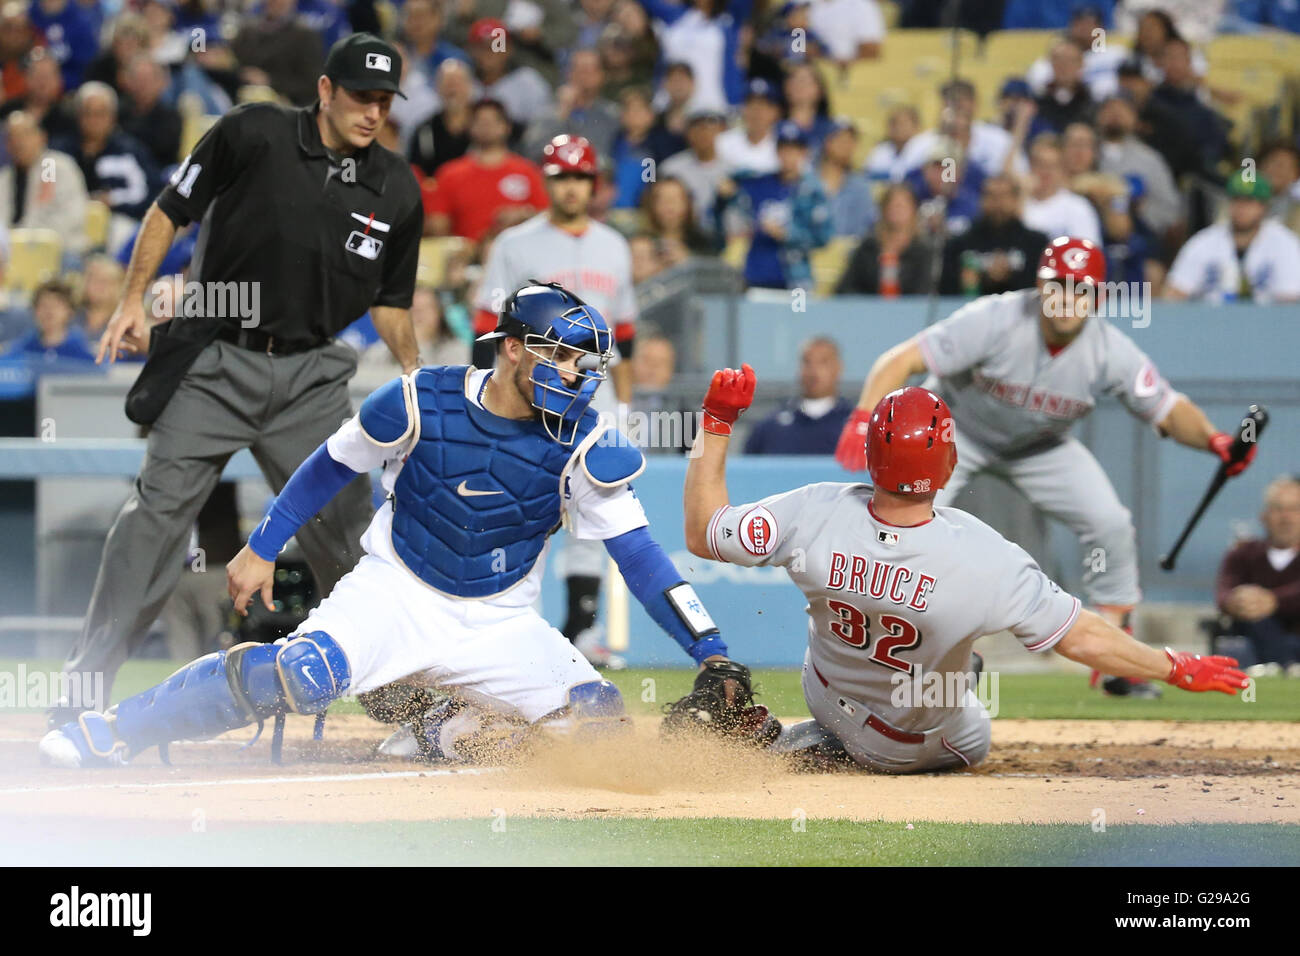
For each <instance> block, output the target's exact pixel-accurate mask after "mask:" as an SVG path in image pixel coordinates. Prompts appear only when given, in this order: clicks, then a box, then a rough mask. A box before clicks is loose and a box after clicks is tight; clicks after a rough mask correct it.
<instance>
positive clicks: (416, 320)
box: [360, 286, 470, 381]
mask: <svg viewBox="0 0 1300 956" xmlns="http://www.w3.org/2000/svg"><path fill="white" fill-rule="evenodd" d="M411 325H412V327H413V328H414V329H415V341H416V344H417V345H418V346H419V349H420V358H421V359H422V360H423V362H424V364H425V365H468V364H469V360H470V358H469V352H470V348H469V343H468V342H466V341H465V340H464V339H462V338H461V337H460V336H459V335H457V334H456V331H455V330H454V329H452V328H451V326H450V325H448V324H447V322H446V321H444V317H443V309H442V301H441V299H440V298H439V296H438V290H437V289H432V288H430V287H429V286H416V287H415V292H414V294H413V295H412V297H411ZM360 365H361V366H362V369H361V373H363V374H365V376H366V379H367V380H371V379H375V378H378V379H380V380H381V381H388V380H389V379H392V378H396V377H397V376H398V375H401V374H402V367H401V365H400V363H398V362H397V360H396V359H394V358H393V353H392V352H391V351H389V349H388V347H387V346H386V345H385V344H384V343H383V342H382V341H379V342H375V343H374V344H373V345H371V346H370V347H369V348H368V349H366V350H365V351H364V352H363V353H362V354H361V360H360ZM372 372H373V373H375V374H371V373H372Z"/></svg>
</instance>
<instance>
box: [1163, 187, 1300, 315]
mask: <svg viewBox="0 0 1300 956" xmlns="http://www.w3.org/2000/svg"><path fill="white" fill-rule="evenodd" d="M1272 198H1273V192H1272V190H1271V189H1270V188H1269V185H1268V183H1267V182H1266V181H1264V179H1262V178H1255V177H1251V178H1249V179H1247V177H1246V174H1245V172H1244V171H1238V172H1236V173H1234V174H1233V176H1232V178H1230V179H1229V180H1228V217H1227V219H1226V221H1221V222H1216V223H1215V224H1214V225H1212V226H1207V227H1206V228H1204V229H1202V230H1201V231H1200V232H1198V233H1196V235H1194V236H1192V237H1191V238H1190V239H1188V240H1187V242H1186V243H1185V244H1184V245H1183V247H1182V249H1180V250H1179V251H1178V256H1177V257H1176V258H1175V259H1174V264H1173V265H1172V266H1171V267H1170V269H1169V279H1168V281H1167V282H1166V283H1165V296H1166V298H1170V299H1199V300H1202V301H1207V302H1223V301H1240V302H1251V301H1253V302H1265V303H1269V302H1294V301H1296V300H1298V299H1300V238H1297V236H1296V234H1295V233H1294V232H1292V231H1291V230H1290V229H1287V228H1286V226H1284V225H1282V223H1280V222H1278V221H1277V220H1276V219H1273V218H1271V217H1269V216H1268V203H1269V200H1270V199H1272Z"/></svg>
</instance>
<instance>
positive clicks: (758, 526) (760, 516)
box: [740, 508, 776, 557]
mask: <svg viewBox="0 0 1300 956" xmlns="http://www.w3.org/2000/svg"><path fill="white" fill-rule="evenodd" d="M740 543H741V544H742V545H743V546H744V548H745V550H746V551H748V552H749V553H750V554H752V555H755V556H758V557H762V556H764V555H767V554H771V553H772V548H773V547H774V546H775V545H776V518H774V517H773V516H772V512H770V511H768V510H767V509H766V508H751V509H750V510H749V511H747V512H746V513H745V516H744V517H743V518H741V519H740Z"/></svg>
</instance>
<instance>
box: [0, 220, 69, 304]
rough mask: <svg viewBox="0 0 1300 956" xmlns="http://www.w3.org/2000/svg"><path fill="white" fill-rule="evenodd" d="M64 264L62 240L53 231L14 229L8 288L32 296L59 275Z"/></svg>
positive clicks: (7, 269)
mask: <svg viewBox="0 0 1300 956" xmlns="http://www.w3.org/2000/svg"><path fill="white" fill-rule="evenodd" d="M62 261H63V240H61V239H60V238H59V234H58V233H57V232H55V231H54V230H53V229H11V230H10V231H9V263H8V266H7V267H6V269H5V288H7V289H10V290H17V291H22V292H26V293H29V294H30V293H31V291H32V290H33V289H35V288H36V287H37V286H38V285H40V284H41V283H42V282H44V281H45V280H46V279H50V278H53V277H54V276H57V275H58V274H59V267H60V265H61V264H62Z"/></svg>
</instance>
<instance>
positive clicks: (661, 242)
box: [641, 176, 719, 269]
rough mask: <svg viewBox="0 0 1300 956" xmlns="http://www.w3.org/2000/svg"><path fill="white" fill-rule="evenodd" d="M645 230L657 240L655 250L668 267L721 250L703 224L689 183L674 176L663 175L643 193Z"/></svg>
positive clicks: (642, 209) (664, 265) (642, 206)
mask: <svg viewBox="0 0 1300 956" xmlns="http://www.w3.org/2000/svg"><path fill="white" fill-rule="evenodd" d="M641 212H642V213H643V215H644V218H645V234H648V235H650V236H651V237H653V238H654V240H655V246H656V248H655V251H656V254H657V255H658V256H659V260H660V262H661V263H662V264H663V267H664V268H666V269H667V268H671V267H673V266H676V265H680V264H681V263H683V262H685V261H686V260H687V259H689V258H690V257H691V256H708V255H714V254H716V253H717V252H718V251H719V247H718V245H717V243H715V242H714V241H713V238H712V236H711V235H710V234H708V233H706V232H705V231H704V230H703V229H701V228H700V225H699V219H698V218H697V217H696V215H695V209H694V208H693V206H692V204H691V193H690V190H689V189H687V188H686V184H685V183H684V182H682V181H681V180H680V179H674V178H673V177H671V176H660V177H659V178H658V179H657V180H655V181H654V182H652V183H650V185H649V186H647V187H646V189H645V191H644V192H643V193H642V194H641Z"/></svg>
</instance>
